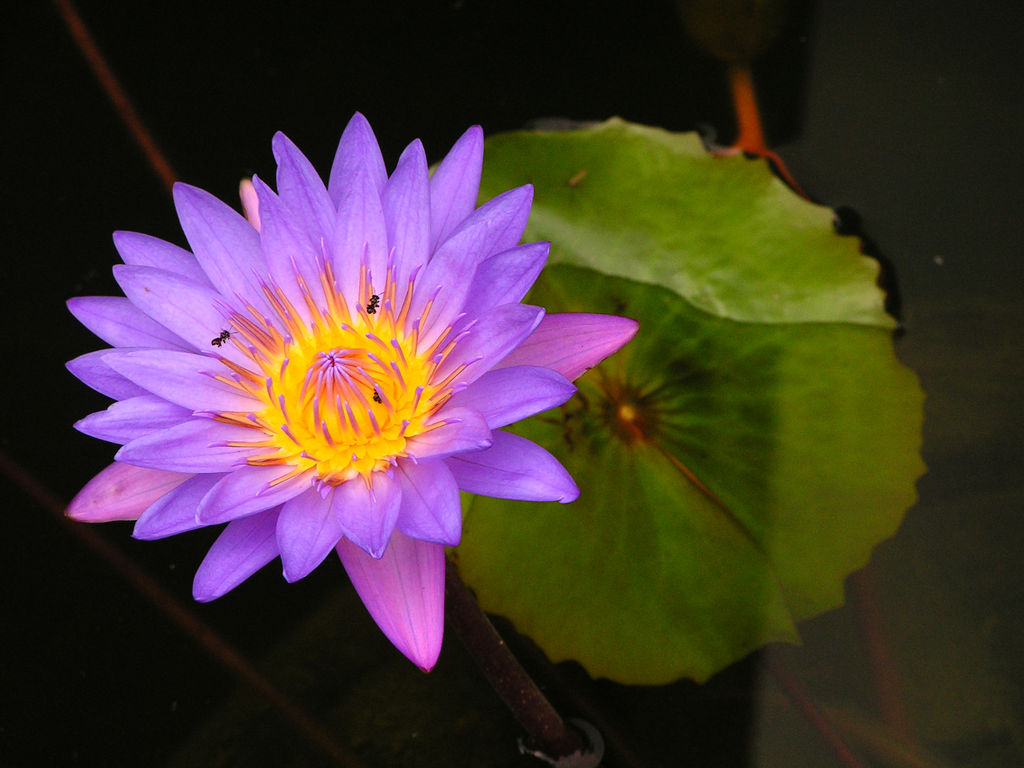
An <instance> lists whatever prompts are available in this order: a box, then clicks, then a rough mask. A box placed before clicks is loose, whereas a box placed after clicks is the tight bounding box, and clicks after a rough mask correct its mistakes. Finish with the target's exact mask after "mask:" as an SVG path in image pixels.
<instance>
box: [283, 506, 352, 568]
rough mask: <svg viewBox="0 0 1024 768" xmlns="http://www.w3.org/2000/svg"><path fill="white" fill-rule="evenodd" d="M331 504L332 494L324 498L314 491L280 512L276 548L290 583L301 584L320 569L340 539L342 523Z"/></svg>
mask: <svg viewBox="0 0 1024 768" xmlns="http://www.w3.org/2000/svg"><path fill="white" fill-rule="evenodd" d="M332 501H333V499H332V497H331V495H330V494H328V496H327V497H326V498H324V497H322V496H321V495H320V494H319V493H318V492H317V491H316V490H315V489H312V488H311V489H310V490H308V491H306V492H305V493H303V494H301V495H299V496H296V497H295V498H294V499H292V500H291V501H289V502H288V503H287V504H285V505H284V506H283V507H282V508H281V515H280V517H278V518H277V548H278V549H279V550H280V552H281V564H282V565H283V566H284V577H285V579H287V580H288V581H298V580H299V579H301V578H302V577H303V576H305V575H306V574H308V573H309V572H310V571H312V570H313V569H314V568H316V567H317V566H318V565H320V563H322V562H323V561H324V558H325V557H327V555H328V554H329V553H330V551H331V550H332V549H334V548H335V546H337V544H338V541H339V540H340V539H341V536H342V531H341V521H340V520H338V515H337V513H336V512H335V510H334V509H333V504H332Z"/></svg>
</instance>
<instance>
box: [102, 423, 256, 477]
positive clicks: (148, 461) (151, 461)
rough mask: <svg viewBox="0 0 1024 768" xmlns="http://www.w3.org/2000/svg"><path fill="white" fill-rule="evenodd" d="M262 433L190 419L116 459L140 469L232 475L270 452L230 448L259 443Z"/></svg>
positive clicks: (138, 440) (144, 440)
mask: <svg viewBox="0 0 1024 768" xmlns="http://www.w3.org/2000/svg"><path fill="white" fill-rule="evenodd" d="M259 437H260V433H259V431H258V430H255V429H250V428H248V427H238V426H234V425H232V424H222V423H220V422H218V421H214V420H213V419H190V420H189V421H186V422H185V423H184V424H179V425H178V426H176V427H171V428H170V429H166V430H163V431H160V432H154V433H152V434H149V435H145V436H143V437H139V438H136V439H135V440H132V441H131V442H130V443H128V444H127V445H125V446H124V447H123V448H121V450H119V451H118V452H117V454H116V455H115V456H114V458H115V459H117V460H118V461H123V462H126V463H128V464H134V465H135V466H137V467H149V468H150V469H165V470H168V471H170V472H190V473H197V472H230V471H232V470H234V469H237V468H239V467H240V466H243V465H244V464H245V460H246V458H248V457H250V456H257V455H259V454H260V453H263V452H265V451H266V448H249V447H244V446H243V447H237V446H231V445H228V443H229V442H240V443H246V442H251V441H253V440H254V439H258V438H259Z"/></svg>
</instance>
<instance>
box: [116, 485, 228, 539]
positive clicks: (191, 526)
mask: <svg viewBox="0 0 1024 768" xmlns="http://www.w3.org/2000/svg"><path fill="white" fill-rule="evenodd" d="M219 479H220V477H219V476H217V475H194V476H192V477H190V478H189V479H188V480H186V481H185V482H184V483H182V484H181V485H179V486H178V487H177V488H175V489H174V490H173V491H171V492H170V493H168V494H167V495H166V496H164V497H163V498H161V499H159V500H158V501H157V502H155V503H154V504H153V505H152V506H150V507H149V508H148V509H147V510H146V511H145V512H143V513H142V516H141V517H139V520H138V522H136V523H135V529H134V530H133V531H132V536H133V537H134V538H136V539H143V540H145V541H152V540H153V539H163V538H166V537H167V536H173V535H174V534H176V533H184V532H185V531H192V530H195V529H196V528H201V527H202V526H203V525H204V523H200V522H199V521H198V520H197V519H196V508H197V507H198V506H199V502H200V500H201V499H202V498H203V496H205V495H206V494H207V492H209V490H210V488H212V487H213V486H214V485H215V484H216V483H217V481H218V480H219Z"/></svg>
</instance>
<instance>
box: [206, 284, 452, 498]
mask: <svg viewBox="0 0 1024 768" xmlns="http://www.w3.org/2000/svg"><path fill="white" fill-rule="evenodd" d="M298 284H299V288H300V290H301V293H302V296H303V299H304V304H305V307H304V308H305V310H306V312H305V314H306V315H307V316H308V319H305V318H304V317H303V315H302V314H300V313H299V312H298V311H297V310H296V308H295V307H294V306H293V305H292V303H291V302H290V301H289V299H288V298H287V297H286V296H285V294H284V293H283V292H282V291H281V290H280V288H278V287H276V286H267V287H265V288H264V294H265V296H266V298H267V300H268V302H269V304H270V306H271V307H272V308H273V310H274V317H272V318H268V317H264V316H263V315H262V314H261V313H260V312H259V311H257V310H256V309H255V308H254V307H252V306H248V307H247V308H246V309H247V314H241V313H235V314H234V315H232V317H231V325H232V329H231V330H230V332H229V334H230V335H229V337H228V339H229V340H230V343H232V344H234V345H235V346H236V347H237V348H238V349H240V350H242V351H243V352H244V353H245V354H246V355H247V356H248V357H249V358H250V359H251V364H247V365H244V366H243V365H238V364H237V363H235V362H232V361H230V360H228V359H226V358H222V361H223V363H224V364H225V365H226V366H227V367H228V368H230V369H231V370H232V371H233V372H234V374H235V376H234V377H231V376H223V377H219V378H220V380H221V381H223V382H225V383H228V384H231V385H232V386H235V387H238V388H240V389H242V390H243V391H244V392H245V393H246V394H247V395H249V396H250V397H252V398H254V399H256V400H259V401H260V403H261V404H262V407H261V408H259V409H257V410H254V411H252V412H227V413H220V414H219V415H218V417H217V418H219V419H220V420H222V421H226V422H228V423H232V424H236V425H242V426H246V427H251V428H252V429H253V430H254V431H256V432H257V433H258V434H257V435H254V440H252V441H246V442H244V443H241V442H239V443H233V444H232V445H236V446H245V447H259V448H262V449H264V450H263V451H261V452H260V453H259V454H258V455H256V456H254V457H251V458H249V459H248V463H249V464H251V465H253V466H266V465H289V466H291V467H292V470H291V471H290V472H287V473H285V474H283V475H282V477H281V478H279V479H278V482H281V481H283V480H285V479H287V478H289V477H294V476H296V475H299V474H301V473H304V472H308V471H310V470H313V471H314V472H315V476H316V478H317V479H318V480H319V482H320V483H323V484H327V485H338V484H341V483H344V482H346V481H347V480H350V479H351V478H353V477H355V476H356V475H361V476H363V477H364V478H365V479H366V481H367V482H369V481H370V474H371V473H372V472H374V471H378V470H382V469H386V468H387V467H389V466H392V465H393V464H395V462H396V461H397V460H398V459H399V458H402V457H404V456H407V455H408V454H407V453H406V446H407V441H408V440H409V439H410V438H412V437H416V436H417V435H422V434H424V433H426V432H428V431H430V430H431V429H435V428H436V427H438V426H441V424H442V423H443V422H437V421H436V420H435V421H434V422H433V423H432V422H431V418H432V417H433V416H434V414H435V413H436V412H437V411H438V409H439V408H440V407H441V406H442V405H444V403H445V402H447V400H448V399H449V398H450V397H451V395H452V394H453V391H452V386H451V385H452V382H453V381H454V380H455V379H456V377H457V376H458V375H459V373H461V372H462V370H464V368H465V365H460V366H458V367H457V368H455V369H454V370H452V371H451V372H449V373H447V374H446V375H445V376H444V377H443V379H441V377H440V376H438V371H439V369H441V367H442V364H443V363H444V361H445V359H446V358H447V357H448V355H449V354H450V353H451V351H452V350H453V349H454V348H455V345H456V344H457V342H458V337H457V336H456V337H454V338H450V337H451V336H452V333H451V331H452V329H451V327H450V326H449V327H448V328H445V329H444V330H443V331H442V332H441V333H439V334H437V335H436V337H434V340H433V341H432V342H430V343H427V342H426V341H425V340H424V339H423V338H422V337H421V331H422V328H423V323H424V322H425V320H426V317H427V316H428V314H429V312H430V307H431V304H432V302H428V303H427V305H426V307H425V308H424V310H423V311H422V312H420V313H419V316H418V317H417V318H415V319H412V320H411V319H410V317H409V311H410V306H411V303H412V298H413V280H412V279H410V280H409V283H408V285H407V286H406V290H405V293H404V296H403V298H402V304H401V306H397V307H396V295H397V290H396V289H397V287H396V285H395V283H394V279H393V271H392V270H390V269H389V270H388V274H387V277H386V279H385V281H384V287H383V288H382V289H381V290H380V292H379V293H377V292H374V287H373V286H372V285H370V284H369V281H368V279H367V271H366V268H365V266H364V267H363V268H362V269H361V274H360V281H359V297H358V298H359V302H358V304H355V305H349V304H348V303H347V302H346V300H345V296H344V295H343V294H342V293H341V291H340V289H339V288H338V287H337V284H336V281H335V279H334V276H333V274H332V272H331V268H330V265H327V266H326V267H325V268H324V271H323V272H322V273H321V275H320V284H321V287H322V288H323V293H324V296H325V297H326V307H319V306H317V305H316V303H315V301H314V300H313V297H312V295H311V293H310V291H309V290H308V287H307V286H306V285H305V284H304V283H303V282H302V280H301V279H299V281H298ZM222 335H223V334H222ZM431 336H434V335H433V334H431ZM439 379H440V380H439Z"/></svg>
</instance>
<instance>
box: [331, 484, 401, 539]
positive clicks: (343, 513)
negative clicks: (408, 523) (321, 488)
mask: <svg viewBox="0 0 1024 768" xmlns="http://www.w3.org/2000/svg"><path fill="white" fill-rule="evenodd" d="M371 478H372V485H373V487H372V488H367V487H366V482H365V481H364V480H363V478H362V477H361V476H358V475H357V476H356V477H354V478H352V479H351V480H349V481H348V482H347V483H343V484H342V485H339V486H338V487H337V488H335V489H334V492H333V499H334V501H333V503H332V509H333V511H334V514H335V515H336V516H337V518H338V519H339V520H340V521H341V530H342V532H344V534H345V536H346V538H348V539H350V540H351V541H352V543H353V544H355V545H356V546H358V547H359V548H361V549H363V550H364V551H365V552H367V554H369V555H370V556H371V557H380V556H381V554H382V553H383V552H384V548H385V547H386V546H387V545H388V538H389V537H390V536H391V532H392V531H393V530H394V528H395V521H396V520H397V519H398V510H399V507H400V506H401V503H402V486H401V485H400V484H399V482H398V480H396V479H395V478H394V477H392V476H390V475H389V474H388V473H387V472H374V473H373V475H372V476H371Z"/></svg>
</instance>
